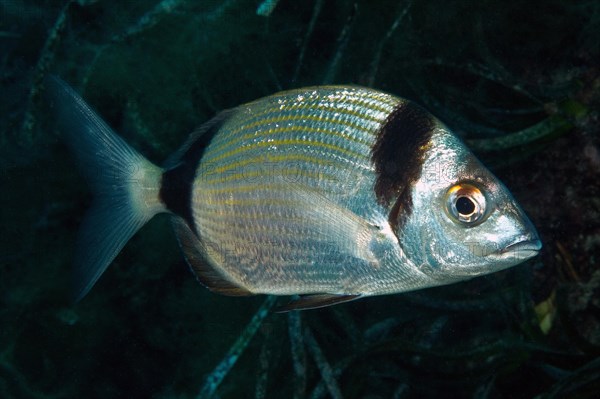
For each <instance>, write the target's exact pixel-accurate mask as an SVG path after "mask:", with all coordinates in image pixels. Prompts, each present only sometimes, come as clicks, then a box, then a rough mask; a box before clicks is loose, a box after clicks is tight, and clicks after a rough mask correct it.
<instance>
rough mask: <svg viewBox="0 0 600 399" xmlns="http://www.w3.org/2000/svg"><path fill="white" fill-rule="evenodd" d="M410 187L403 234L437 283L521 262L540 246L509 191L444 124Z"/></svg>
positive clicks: (413, 257) (409, 251) (406, 246)
mask: <svg viewBox="0 0 600 399" xmlns="http://www.w3.org/2000/svg"><path fill="white" fill-rule="evenodd" d="M411 190H412V192H411V200H412V203H411V210H410V212H407V213H408V216H406V215H404V216H401V217H404V218H405V219H404V220H402V221H399V223H398V226H399V227H398V232H397V236H398V238H399V241H400V245H401V246H402V249H403V251H404V253H405V254H406V255H407V256H408V257H409V260H410V261H411V263H412V264H414V265H416V266H417V267H418V268H419V269H420V270H421V271H422V272H423V273H426V274H427V275H429V276H430V277H431V278H433V279H434V280H437V281H438V283H439V284H445V283H450V282H452V281H460V280H465V279H468V278H471V277H475V276H479V275H484V274H488V273H493V272H496V271H499V270H502V269H506V268H508V267H511V266H515V265H517V264H519V263H522V262H524V261H525V260H527V259H529V258H531V257H533V256H535V255H537V253H538V252H539V251H540V249H541V241H540V239H539V236H538V234H537V232H536V230H535V227H534V226H533V224H532V223H531V221H530V220H529V218H528V217H527V215H526V214H525V212H523V210H522V209H521V207H520V206H519V205H518V204H517V202H516V201H515V199H514V198H513V196H512V195H511V193H510V192H509V191H508V189H507V188H506V187H505V186H504V185H503V184H502V182H500V181H499V180H498V179H497V178H496V177H495V176H494V175H493V174H492V173H491V172H490V171H489V170H488V169H487V168H486V167H485V166H484V165H483V164H482V163H481V162H480V161H479V160H477V158H475V156H474V155H473V154H472V153H471V151H470V150H469V149H468V148H467V147H466V146H465V145H464V144H463V143H462V142H461V141H460V139H459V138H458V137H456V136H455V135H453V134H452V133H450V132H449V131H448V129H447V128H446V127H444V126H443V125H441V124H439V126H438V127H437V128H436V129H435V132H434V134H433V135H432V138H431V142H430V143H429V145H428V149H427V151H426V153H425V157H424V160H423V166H422V171H421V176H420V177H419V179H418V180H417V181H416V182H414V184H413V185H412V186H411Z"/></svg>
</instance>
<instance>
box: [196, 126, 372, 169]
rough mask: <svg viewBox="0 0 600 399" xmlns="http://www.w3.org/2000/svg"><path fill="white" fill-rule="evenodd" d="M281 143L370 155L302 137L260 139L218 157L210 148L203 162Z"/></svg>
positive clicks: (280, 129) (320, 130)
mask: <svg viewBox="0 0 600 399" xmlns="http://www.w3.org/2000/svg"><path fill="white" fill-rule="evenodd" d="M278 130H279V132H280V133H286V132H290V131H293V130H295V128H289V127H282V128H279V129H278ZM302 131H310V132H315V133H320V132H322V129H314V128H312V129H309V128H304V129H303V130H302ZM279 145H283V146H288V145H305V146H311V147H320V148H324V149H327V150H333V151H337V152H339V153H342V154H344V155H347V156H349V157H354V158H358V159H363V160H366V159H368V158H369V157H368V156H366V155H364V154H360V153H358V152H355V151H351V150H347V149H345V148H342V147H340V146H337V145H334V144H330V143H322V142H319V141H310V140H302V139H282V140H269V141H260V142H258V143H252V144H251V145H248V146H243V147H238V148H236V149H234V150H232V151H228V152H225V153H223V154H221V155H218V156H216V157H211V156H210V153H211V152H212V149H209V154H207V155H206V156H205V157H204V158H203V159H202V162H216V161H219V160H222V159H224V158H228V157H230V156H234V155H240V154H242V153H244V152H246V151H249V150H252V149H254V148H258V147H272V146H279Z"/></svg>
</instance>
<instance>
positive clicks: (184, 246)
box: [172, 216, 254, 296]
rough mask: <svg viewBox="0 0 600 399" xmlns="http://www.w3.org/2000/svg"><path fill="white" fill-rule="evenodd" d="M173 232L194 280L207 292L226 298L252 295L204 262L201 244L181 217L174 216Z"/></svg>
mask: <svg viewBox="0 0 600 399" xmlns="http://www.w3.org/2000/svg"><path fill="white" fill-rule="evenodd" d="M172 221H173V230H175V235H176V236H177V241H179V246H180V247H181V250H182V251H183V254H184V255H185V259H186V260H187V263H188V265H189V266H190V268H191V269H192V271H193V272H194V274H195V275H196V278H197V279H198V280H199V281H200V282H201V283H202V284H203V285H204V286H206V287H207V288H208V289H209V290H211V291H213V292H216V293H219V294H223V295H228V296H249V295H254V294H253V293H252V292H250V291H248V290H247V289H245V288H242V287H239V286H237V285H235V284H234V283H232V282H231V281H229V280H227V279H225V277H223V275H221V273H219V271H218V270H215V269H214V268H213V267H212V266H211V265H210V264H209V263H208V261H207V260H206V257H205V256H204V250H203V248H202V243H201V242H200V240H199V239H198V237H197V236H196V235H195V234H194V232H193V231H192V230H191V229H190V227H189V226H188V224H187V223H186V222H185V220H184V219H182V218H181V217H177V216H174V217H173V219H172Z"/></svg>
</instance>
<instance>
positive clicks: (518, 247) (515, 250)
mask: <svg viewBox="0 0 600 399" xmlns="http://www.w3.org/2000/svg"><path fill="white" fill-rule="evenodd" d="M541 249H542V242H541V241H540V240H539V239H537V238H534V239H526V240H521V241H517V242H515V243H512V244H510V245H508V246H506V247H504V248H503V249H501V250H499V251H497V252H495V253H494V254H492V256H494V257H498V258H502V259H507V258H512V259H515V260H518V261H523V260H526V259H529V258H533V257H534V256H536V255H537V254H538V253H539V252H540V250H541Z"/></svg>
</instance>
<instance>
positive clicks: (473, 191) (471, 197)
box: [446, 183, 487, 226]
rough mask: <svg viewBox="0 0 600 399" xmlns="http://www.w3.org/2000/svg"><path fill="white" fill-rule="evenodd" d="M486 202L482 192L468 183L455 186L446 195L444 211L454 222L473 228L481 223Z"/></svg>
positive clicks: (484, 213)
mask: <svg viewBox="0 0 600 399" xmlns="http://www.w3.org/2000/svg"><path fill="white" fill-rule="evenodd" d="M486 207H487V202H486V198H485V195H484V194H483V192H482V191H481V190H480V189H479V188H477V187H476V186H474V185H472V184H469V183H459V184H456V185H454V186H452V187H450V189H449V190H448V192H447V193H446V211H447V213H448V214H449V215H450V216H451V217H452V219H454V220H455V221H458V222H460V223H461V224H464V225H466V226H474V225H476V224H478V223H479V222H481V221H483V218H484V216H485V215H486Z"/></svg>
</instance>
